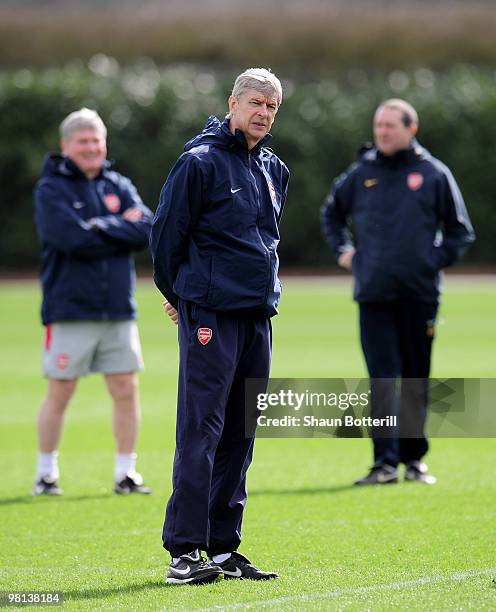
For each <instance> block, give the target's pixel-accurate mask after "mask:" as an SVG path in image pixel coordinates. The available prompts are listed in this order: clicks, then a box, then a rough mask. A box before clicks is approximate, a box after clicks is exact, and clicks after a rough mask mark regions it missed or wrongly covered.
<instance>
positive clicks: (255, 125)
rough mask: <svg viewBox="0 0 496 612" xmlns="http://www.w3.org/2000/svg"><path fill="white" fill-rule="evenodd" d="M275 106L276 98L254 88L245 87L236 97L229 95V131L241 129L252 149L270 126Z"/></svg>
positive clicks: (275, 110) (274, 113)
mask: <svg viewBox="0 0 496 612" xmlns="http://www.w3.org/2000/svg"><path fill="white" fill-rule="evenodd" d="M277 107H278V105H277V98H275V97H274V98H271V97H269V98H267V97H265V95H264V94H263V93H260V92H259V91H257V90H256V89H247V90H246V91H244V92H243V93H242V94H241V95H240V96H239V97H238V98H235V97H234V96H230V98H229V112H230V113H231V121H230V127H231V132H232V133H233V134H234V131H235V130H236V129H238V130H241V131H242V132H243V133H244V135H245V138H246V142H247V143H248V148H249V149H252V148H253V147H254V146H255V145H256V144H257V142H258V141H259V140H261V139H262V138H263V137H264V136H265V135H266V134H267V132H268V131H269V130H270V128H271V127H272V124H273V123H274V119H275V116H276V113H277Z"/></svg>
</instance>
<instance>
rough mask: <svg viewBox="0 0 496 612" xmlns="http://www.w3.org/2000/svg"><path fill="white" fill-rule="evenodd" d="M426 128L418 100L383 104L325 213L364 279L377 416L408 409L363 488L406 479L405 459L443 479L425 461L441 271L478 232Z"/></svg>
mask: <svg viewBox="0 0 496 612" xmlns="http://www.w3.org/2000/svg"><path fill="white" fill-rule="evenodd" d="M417 128H418V117H417V113H416V111H415V109H414V108H413V107H412V106H411V105H410V104H408V103H407V102H405V101H404V100H399V99H392V100H387V101H386V102H384V103H382V104H381V105H380V106H379V108H378V109H377V111H376V113H375V117H374V140H375V146H368V147H364V148H363V149H362V150H361V152H360V157H359V159H358V161H357V162H356V163H355V164H353V165H352V166H351V167H350V168H349V169H348V171H347V172H345V173H344V174H342V175H341V176H340V177H338V178H337V179H336V181H335V183H334V186H333V189H332V190H331V193H330V194H329V196H328V197H327V200H326V202H325V203H324V206H323V209H322V223H323V231H324V234H325V237H326V239H327V241H328V243H329V244H330V246H331V248H332V249H333V251H334V253H335V254H336V257H337V259H338V263H339V265H341V266H342V267H344V268H345V269H348V270H352V272H353V276H354V279H355V290H354V298H355V300H356V301H357V302H358V303H359V310H360V334H361V343H362V349H363V352H364V356H365V360H366V363H367V368H368V371H369V375H370V377H371V379H372V380H371V390H372V398H371V404H372V406H371V416H373V417H377V418H381V417H385V416H387V415H393V414H396V411H397V406H398V404H399V431H394V430H393V431H391V430H387V429H380V428H376V429H372V432H371V433H372V438H373V444H374V463H373V466H372V468H371V470H370V472H369V473H368V474H367V475H366V476H365V477H364V478H361V479H360V480H358V481H356V484H358V485H364V484H385V483H393V482H398V470H397V468H398V464H399V463H404V464H405V468H406V469H405V479H406V480H410V481H421V482H424V483H427V484H434V483H435V481H436V479H435V478H434V476H432V475H431V474H429V473H428V470H427V466H426V465H425V464H424V463H422V462H421V459H422V457H423V456H424V455H425V454H426V452H427V450H428V442H427V439H426V437H425V434H424V424H425V420H426V406H427V401H428V391H427V390H428V380H427V379H428V376H429V370H430V358H431V347H432V341H433V338H434V330H435V321H436V313H437V308H438V302H439V296H440V280H441V279H440V271H441V270H442V269H443V268H446V267H448V266H450V265H452V264H453V263H454V262H455V261H456V260H457V259H458V258H459V257H461V255H462V254H463V253H464V251H465V250H466V248H467V247H468V245H469V244H470V243H471V242H472V241H473V240H474V232H473V230H472V226H471V224H470V220H469V217H468V214H467V210H466V208H465V204H464V201H463V198H462V195H461V193H460V190H459V188H458V186H457V184H456V182H455V179H454V178H453V175H452V174H451V172H450V171H449V169H448V168H447V167H446V166H445V165H444V164H442V163H441V162H440V161H439V160H437V159H435V158H433V157H432V156H431V155H430V154H429V152H428V151H426V149H424V148H423V147H421V146H420V145H419V144H418V142H417V141H416V140H415V135H416V132H417ZM398 378H402V381H401V390H398V386H397V379H398ZM381 434H382V435H381Z"/></svg>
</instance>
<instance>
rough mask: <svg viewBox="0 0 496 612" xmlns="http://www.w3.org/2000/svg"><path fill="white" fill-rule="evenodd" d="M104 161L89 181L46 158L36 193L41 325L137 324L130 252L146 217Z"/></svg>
mask: <svg viewBox="0 0 496 612" xmlns="http://www.w3.org/2000/svg"><path fill="white" fill-rule="evenodd" d="M109 165H110V164H108V162H106V163H105V165H104V167H102V169H101V171H100V173H99V174H98V176H97V177H95V178H94V179H91V180H90V179H88V178H86V176H85V175H84V174H83V173H82V172H81V170H79V168H78V167H77V166H76V165H75V164H74V163H73V162H72V161H71V160H70V159H69V158H66V157H63V156H61V155H51V156H47V158H46V159H45V162H44V166H43V171H42V176H41V178H40V180H39V181H38V183H37V185H36V188H35V221H36V226H37V230H38V234H39V237H40V240H41V258H42V264H41V284H42V289H43V303H42V308H41V317H42V321H43V324H45V325H46V324H48V323H52V322H56V321H79V320H92V321H102V320H126V319H134V318H136V304H135V300H134V297H133V292H134V283H135V272H134V261H133V258H132V255H131V252H132V251H141V250H143V249H146V247H147V246H148V239H149V234H150V227H151V222H152V218H153V213H152V212H151V211H150V210H149V209H148V208H147V207H146V206H145V205H144V204H143V202H142V201H141V198H140V197H139V195H138V192H137V191H136V188H135V187H134V185H133V184H132V183H131V181H130V180H129V179H128V178H126V177H124V176H122V175H121V174H118V173H117V172H113V171H111V170H110V169H109Z"/></svg>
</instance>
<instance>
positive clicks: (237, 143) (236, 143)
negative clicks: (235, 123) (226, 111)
mask: <svg viewBox="0 0 496 612" xmlns="http://www.w3.org/2000/svg"><path fill="white" fill-rule="evenodd" d="M221 130H222V133H223V134H224V136H225V137H226V139H227V141H228V142H229V148H230V149H244V150H245V151H249V152H250V154H251V155H255V156H256V155H258V154H259V153H260V150H261V148H262V147H264V146H265V145H266V144H267V143H268V142H269V140H270V139H271V138H272V134H265V136H264V137H263V138H262V139H261V140H259V141H258V142H257V144H256V145H255V146H254V147H252V148H251V149H248V143H247V142H246V138H245V135H244V133H243V132H242V131H241V130H239V129H236V130H234V134H233V133H232V132H231V127H230V120H229V119H227V118H226V119H224V121H223V122H222V126H221Z"/></svg>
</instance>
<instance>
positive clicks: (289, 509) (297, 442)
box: [0, 279, 496, 610]
mask: <svg viewBox="0 0 496 612" xmlns="http://www.w3.org/2000/svg"><path fill="white" fill-rule="evenodd" d="M0 293H1V298H2V299H1V300H0V316H1V318H2V322H3V324H2V332H1V336H2V351H1V355H0V363H1V386H0V425H1V427H0V469H1V474H2V492H1V493H0V533H1V544H0V558H1V561H2V562H1V564H0V590H3V591H5V590H23V591H26V590H42V591H51V590H58V591H61V592H63V593H64V596H65V607H66V608H68V609H126V610H134V609H136V610H137V609H140V610H142V609H143V610H145V609H146V610H158V609H164V610H199V609H202V610H205V609H216V610H222V609H226V610H231V609H233V610H234V609H243V608H246V609H257V608H261V609H271V610H334V609H347V610H348V609H349V610H363V609H371V610H386V609H395V610H398V609H401V610H403V609H425V610H432V609H436V610H451V609H457V610H462V609H478V610H482V609H487V610H492V609H494V608H495V607H496V586H495V585H494V584H493V582H492V580H493V579H494V578H495V577H496V560H495V558H494V536H495V534H494V522H495V517H496V511H495V505H494V500H495V495H496V484H495V480H494V463H495V453H494V451H495V446H496V445H495V443H494V440H492V439H469V440H461V439H457V440H448V439H436V440H433V441H432V451H431V453H430V455H429V465H430V466H431V469H432V471H433V473H435V474H436V475H437V476H438V478H439V483H438V484H437V485H436V486H435V487H426V486H424V485H419V484H416V483H401V484H399V485H396V486H390V487H379V488H368V489H356V488H353V487H352V486H350V483H351V482H352V481H353V479H354V478H356V477H357V476H360V475H362V473H363V472H364V471H365V470H366V468H367V467H368V465H369V463H370V442H369V441H368V440H335V439H291V440H270V439H260V440H258V441H257V444H256V449H255V459H254V463H253V465H252V467H251V468H250V472H249V477H248V485H249V491H250V494H249V501H248V505H247V508H246V513H245V522H244V542H243V545H242V548H241V551H242V552H244V553H245V554H246V555H247V556H248V557H249V558H253V560H254V561H255V562H256V563H257V564H260V565H261V566H262V567H267V568H268V569H274V570H276V571H278V572H280V574H281V578H280V579H279V580H277V581H273V582H270V583H256V582H255V583H254V582H237V581H224V582H223V583H218V584H215V585H206V586H200V587H174V586H171V587H168V586H166V585H165V584H164V575H165V568H166V564H167V562H168V556H167V555H166V553H165V552H164V551H163V550H162V549H161V539H160V536H161V526H162V520H163V514H164V506H165V501H166V499H167V497H168V495H169V493H170V480H171V478H170V477H171V462H172V454H173V448H174V422H175V385H176V373H177V346H176V339H175V328H174V327H173V326H172V325H170V324H169V322H168V321H167V320H166V318H165V315H164V314H163V313H162V310H161V306H160V301H161V300H160V297H159V295H158V293H157V292H156V291H155V289H154V288H153V287H152V285H151V284H149V283H140V284H139V287H138V301H139V304H140V311H141V319H140V321H141V322H140V330H141V336H142V343H143V348H144V353H145V361H146V366H147V369H146V371H145V372H144V373H143V374H142V375H141V397H142V412H143V424H142V431H141V435H140V440H139V449H138V450H139V469H140V470H141V471H142V472H143V473H144V474H145V476H146V480H147V482H148V483H149V484H150V485H151V486H152V487H153V489H154V493H155V494H154V495H153V496H152V497H151V498H143V497H130V498H121V497H117V496H114V495H112V493H111V485H112V469H113V444H112V436H111V416H110V408H109V401H108V398H107V396H106V393H105V391H104V386H103V382H102V380H101V378H100V377H97V376H91V377H89V378H87V379H84V380H82V381H81V382H80V388H79V389H78V392H77V394H76V396H75V397H74V400H73V402H72V404H71V407H70V409H69V412H68V415H67V422H66V428H65V431H64V437H63V441H62V444H61V449H60V465H61V472H62V482H61V484H62V486H63V487H64V489H65V495H64V497H62V498H60V499H51V498H31V497H30V496H29V495H27V492H28V491H29V489H30V487H31V485H32V480H33V469H34V462H35V455H36V435H35V419H36V413H37V410H38V407H39V403H40V401H41V398H42V395H43V392H44V387H45V382H44V380H43V379H42V378H41V376H40V374H39V353H40V350H41V341H42V329H41V326H40V324H39V323H38V316H37V311H38V304H39V295H38V289H37V285H36V284H34V283H22V284H16V283H10V284H2V285H1V286H0ZM494 312H496V285H495V284H494V282H493V281H491V280H489V281H483V280H466V281H465V280H458V279H452V280H451V279H448V282H447V288H446V291H445V300H444V302H443V305H442V309H441V315H440V326H439V330H438V338H437V340H436V345H435V349H434V365H433V376H453V377H456V376H460V377H462V376H465V377H483V376H484V377H493V376H494V375H495V368H496V365H495V364H496V359H495V356H496V355H495V353H496V349H495V346H496V327H495V325H494ZM272 374H273V375H274V376H279V377H293V376H294V377H296V376H298V377H326V376H329V377H339V376H342V377H346V376H347V377H358V376H363V375H364V366H363V360H362V356H361V353H360V350H359V343H358V337H357V322H356V308H355V306H354V305H353V304H352V302H351V299H350V289H349V283H348V281H346V280H343V281H341V282H336V281H333V282H330V281H316V280H309V281H298V280H288V281H287V282H286V288H285V295H284V298H283V301H282V304H281V315H280V316H279V317H277V318H276V319H275V320H274V361H273V369H272Z"/></svg>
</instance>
